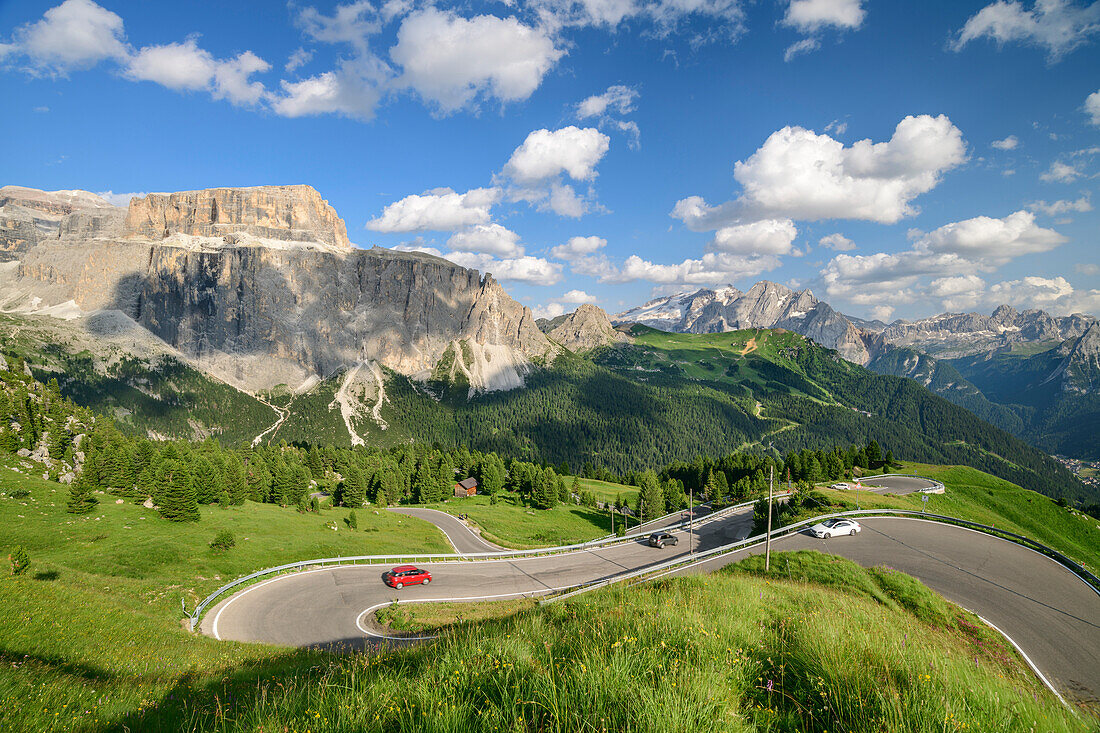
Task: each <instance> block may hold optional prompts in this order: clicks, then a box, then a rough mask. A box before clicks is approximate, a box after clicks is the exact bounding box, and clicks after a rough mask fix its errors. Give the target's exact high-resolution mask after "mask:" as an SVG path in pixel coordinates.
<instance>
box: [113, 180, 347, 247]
mask: <svg viewBox="0 0 1100 733" xmlns="http://www.w3.org/2000/svg"><path fill="white" fill-rule="evenodd" d="M126 230H127V236H129V237H133V238H137V239H146V240H159V239H166V238H168V237H171V236H172V235H174V234H182V235H185V236H191V237H223V238H224V237H228V238H229V242H230V243H231V244H236V243H238V242H240V241H247V240H248V238H257V237H258V238H263V239H273V240H281V241H287V242H309V243H322V244H325V245H328V246H330V247H333V248H336V249H340V250H349V249H351V243H350V242H349V241H348V232H347V227H346V226H345V225H344V221H343V219H341V218H340V217H339V216H337V214H336V211H335V210H334V209H333V208H332V207H331V206H329V203H328V201H325V200H324V199H323V198H321V194H319V193H318V192H317V191H316V190H314V189H313V188H312V187H310V186H256V187H254V188H211V189H206V190H203V191H182V192H179V193H169V194H162V193H154V194H149V195H148V196H145V197H142V198H134V199H132V200H131V201H130V208H129V212H128V214H127V216H126Z"/></svg>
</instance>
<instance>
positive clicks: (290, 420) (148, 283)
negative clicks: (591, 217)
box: [0, 186, 1096, 495]
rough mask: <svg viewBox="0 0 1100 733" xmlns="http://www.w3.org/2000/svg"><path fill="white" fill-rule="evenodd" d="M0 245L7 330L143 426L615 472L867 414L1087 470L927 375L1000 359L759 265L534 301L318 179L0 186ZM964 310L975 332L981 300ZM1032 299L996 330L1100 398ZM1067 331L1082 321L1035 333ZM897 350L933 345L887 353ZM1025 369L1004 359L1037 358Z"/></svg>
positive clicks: (1075, 351) (999, 461) (1060, 485)
mask: <svg viewBox="0 0 1100 733" xmlns="http://www.w3.org/2000/svg"><path fill="white" fill-rule="evenodd" d="M0 252H3V253H4V254H3V257H4V258H5V261H4V262H0V311H3V313H2V314H0V326H2V328H0V349H2V350H6V351H10V352H12V353H18V354H19V355H21V356H23V357H25V358H26V360H27V362H28V363H29V364H30V366H31V368H32V369H33V370H34V372H35V375H36V376H38V377H39V378H40V379H42V380H43V381H47V380H48V379H49V378H53V377H56V378H57V379H58V381H59V384H60V385H61V388H62V390H63V392H64V393H65V394H66V396H70V397H71V398H72V399H74V400H75V401H77V402H79V403H81V404H85V405H88V406H90V407H92V408H93V409H96V410H97V411H99V412H101V413H106V414H110V415H112V416H113V417H114V418H115V419H116V420H117V421H118V422H119V424H120V425H121V426H123V427H124V428H125V429H130V430H135V431H139V432H143V433H146V434H149V435H152V436H156V437H164V438H172V437H186V438H191V439H194V438H203V437H217V438H219V439H221V440H224V441H232V442H238V441H251V442H253V443H258V442H273V441H279V440H287V441H299V442H304V443H333V444H345V445H346V444H352V445H354V444H360V443H367V442H370V443H374V444H393V443H395V442H402V441H407V440H410V439H411V440H418V441H427V442H439V443H441V444H452V445H458V444H461V443H466V444H468V445H470V446H471V447H478V448H480V449H483V450H495V451H498V452H502V453H506V454H509V455H522V456H527V457H528V458H530V459H532V460H540V461H547V462H552V463H555V464H559V463H561V462H568V463H571V464H573V465H579V464H581V463H592V464H594V465H598V466H603V467H606V468H610V469H612V470H615V471H619V472H625V471H629V470H636V469H638V468H640V467H643V466H646V465H661V464H664V463H667V462H668V461H669V460H676V459H684V460H690V458H691V457H693V456H694V455H697V454H700V453H708V454H715V455H717V454H720V453H723V452H728V451H729V450H731V449H737V448H747V447H752V446H758V447H759V446H765V445H767V444H768V443H772V444H774V446H775V447H776V448H777V449H779V450H784V451H787V450H797V449H800V448H806V447H812V448H823V447H830V446H832V445H837V444H847V443H849V442H851V443H865V442H866V441H867V440H869V439H871V438H878V439H880V440H882V441H883V442H884V443H887V444H889V445H891V446H893V447H894V449H895V450H897V451H898V453H899V455H908V456H910V457H912V458H914V459H917V460H929V461H937V462H957V463H970V464H971V465H976V466H979V467H982V468H984V469H986V470H991V471H993V472H994V473H998V475H1003V476H1005V477H1006V478H1010V479H1011V480H1015V481H1017V482H1023V483H1025V484H1029V485H1034V486H1036V487H1037V488H1040V489H1041V490H1044V491H1046V492H1047V493H1051V494H1065V495H1078V494H1079V493H1080V491H1081V488H1080V485H1079V483H1075V481H1076V480H1075V479H1074V478H1073V477H1072V476H1071V475H1070V474H1068V473H1067V472H1065V471H1064V470H1062V469H1060V467H1058V466H1057V464H1055V463H1054V462H1053V461H1051V460H1050V459H1049V457H1047V456H1045V455H1044V454H1043V453H1040V452H1039V451H1036V450H1035V449H1034V448H1030V447H1028V446H1027V445H1025V444H1024V443H1022V442H1020V441H1019V440H1017V439H1016V438H1013V437H1012V436H1011V435H1009V434H1008V432H1011V433H1014V434H1016V435H1023V434H1026V432H1027V429H1028V427H1027V426H1029V425H1034V424H1035V420H1036V415H1038V414H1039V412H1040V411H1041V410H1040V408H1039V407H1037V406H1034V405H1033V406H1030V407H1028V406H1026V405H1014V404H1013V405H1007V403H1006V404H1005V405H1001V404H1000V403H998V402H996V399H995V398H997V399H999V398H1000V393H997V392H995V391H993V390H988V391H989V396H986V393H987V389H988V388H980V387H978V386H973V385H972V386H973V392H971V390H970V387H966V388H965V389H960V388H959V384H960V381H959V380H953V381H952V379H946V378H944V377H943V376H942V375H943V374H947V369H948V367H951V368H955V369H956V370H961V369H962V367H963V366H966V368H967V369H970V370H971V372H972V373H974V374H975V379H977V378H978V377H979V376H981V375H984V374H988V375H989V381H996V374H999V372H997V370H992V371H990V370H989V369H987V370H986V371H985V372H981V369H980V368H979V364H978V363H975V364H973V365H960V366H958V367H954V366H952V364H953V363H954V362H950V363H949V361H948V360H947V359H944V358H940V357H935V356H932V355H929V354H925V353H924V352H917V351H915V350H913V346H909V345H906V346H902V345H900V342H899V344H898V345H895V344H892V343H890V342H888V341H887V336H886V334H887V333H893V331H891V330H890V329H900V325H899V324H890V325H889V326H886V325H885V324H881V325H882V328H878V324H867V323H857V322H855V321H853V320H852V319H849V318H847V317H845V316H844V315H842V314H840V313H839V312H837V311H835V310H834V309H833V308H831V307H830V306H829V305H828V304H827V303H825V302H823V301H820V300H818V299H816V298H815V297H814V296H813V294H812V293H810V292H809V291H802V292H795V291H792V290H790V289H788V288H785V287H783V286H781V285H777V284H775V283H768V282H761V283H757V284H756V285H754V286H753V287H752V288H751V289H749V290H748V291H747V292H745V293H741V292H739V291H737V290H735V289H733V288H725V289H723V290H721V291H698V292H696V293H692V294H688V295H684V296H679V297H676V298H672V299H662V300H661V301H654V302H651V303H649V304H647V305H646V306H644V307H643V308H641V309H633V310H632V311H628V312H627V313H625V314H619V315H618V316H616V317H615V318H614V319H613V320H614V321H615V322H616V323H618V324H620V325H618V326H617V327H616V326H613V323H612V319H609V318H608V317H607V315H606V314H605V313H604V312H603V311H602V310H601V309H599V308H597V307H595V306H581V307H580V308H578V310H577V311H576V312H574V313H571V314H567V315H565V316H562V317H559V318H557V319H554V320H553V321H542V322H537V321H536V320H535V318H534V316H533V314H532V312H531V311H530V309H528V308H526V307H524V306H522V305H520V304H519V303H517V302H516V301H515V300H513V299H512V298H511V297H510V296H509V295H508V293H507V292H506V291H505V290H504V288H502V287H501V286H500V284H499V283H497V281H496V280H494V279H493V277H492V276H491V275H488V274H485V275H482V274H481V273H479V272H477V271H476V270H471V269H467V268H463V267H460V266H458V265H455V264H453V263H451V262H448V261H446V260H443V259H440V258H437V257H433V256H430V255H427V254H421V253H407V252H397V251H393V250H388V249H381V248H372V249H369V250H368V249H359V248H357V247H355V246H353V245H352V244H351V243H350V242H349V241H348V238H347V233H346V228H345V226H344V223H343V221H342V220H341V219H340V218H339V216H337V214H336V212H335V211H334V210H333V209H332V207H331V206H329V205H328V203H327V202H326V201H325V200H324V199H323V198H322V197H321V196H320V194H319V193H318V192H317V191H315V190H314V189H312V188H310V187H309V186H260V187H255V188H219V189H207V190H202V191H186V192H178V193H170V194H149V195H146V196H142V197H135V198H133V199H131V201H130V203H129V205H128V206H127V207H115V206H112V205H111V204H110V203H108V202H107V201H105V200H104V199H102V198H100V197H98V196H95V195H94V194H90V193H88V192H82V191H63V192H43V191H36V190H33V189H26V188H19V187H13V186H6V187H4V188H2V189H0ZM1043 315H1045V314H1043ZM1047 318H1048V319H1049V317H1047ZM632 319H633V320H634V321H635V323H634V324H633V325H627V324H626V322H627V321H630V320H632ZM1020 319H1023V321H1021V320H1020ZM971 320H972V321H973V323H974V324H976V325H975V326H974V328H978V327H979V326H980V327H981V328H983V329H985V330H990V329H989V327H988V319H986V320H985V321H983V320H982V318H981V317H975V318H974V319H971ZM1031 320H1036V321H1038V320H1040V319H1039V318H1038V316H1036V315H1034V314H1030V313H1024V314H1016V320H1013V319H1009V318H1007V316H1006V314H1005V313H1003V312H1002V313H1001V315H1000V317H999V319H998V321H997V324H998V326H997V327H998V328H1000V327H1002V326H1003V327H1004V330H1003V331H1002V332H1001V333H1000V335H999V337H1000V338H1003V339H1006V344H1008V345H1009V346H1011V347H1012V348H1018V347H1020V346H1021V345H1026V346H1027V347H1028V348H1029V349H1031V351H1032V352H1034V353H1033V354H1032V355H1031V356H1029V357H1028V358H1034V357H1036V356H1038V354H1040V353H1042V354H1047V356H1046V357H1045V358H1046V359H1047V360H1048V361H1045V362H1043V363H1044V364H1045V365H1047V366H1049V367H1050V368H1051V369H1055V370H1059V371H1058V374H1059V375H1061V376H1059V377H1057V379H1055V381H1050V379H1048V380H1047V382H1045V384H1054V383H1055V382H1057V384H1058V385H1059V386H1058V387H1057V389H1055V388H1053V387H1052V388H1050V389H1049V390H1048V391H1049V392H1050V393H1051V394H1055V393H1057V394H1059V395H1062V394H1065V395H1070V394H1072V395H1074V396H1075V397H1077V398H1084V397H1090V398H1091V396H1092V395H1094V393H1095V386H1094V385H1095V384H1096V382H1094V381H1092V380H1091V378H1090V377H1088V376H1087V372H1088V370H1090V369H1093V368H1094V367H1095V365H1096V359H1095V358H1093V357H1094V354H1092V352H1091V351H1090V349H1094V348H1095V341H1096V339H1095V334H1096V330H1095V328H1091V327H1089V326H1088V325H1087V324H1088V323H1091V324H1093V325H1095V319H1092V320H1091V321H1090V320H1088V318H1087V317H1072V318H1071V319H1070V320H1068V321H1066V320H1065V319H1063V320H1059V319H1049V321H1044V324H1043V326H1042V327H1041V328H1039V327H1037V328H1031V326H1030V325H1024V323H1023V322H1024V321H1026V322H1028V323H1030V321H1031ZM647 321H648V323H655V324H658V325H660V326H661V327H662V330H659V331H657V330H653V329H648V328H646V327H645V324H646V323H647ZM1006 324H1007V325H1006ZM1013 328H1015V330H1013ZM639 329H640V330H639ZM876 329H877V330H876ZM667 331H683V334H682V335H676V334H672V333H669V334H666V335H665V336H662V335H661V334H662V333H663V332H667ZM1077 331H1081V333H1080V334H1079V335H1078V336H1076V338H1077V339H1078V341H1079V342H1080V343H1076V344H1070V343H1069V341H1070V340H1071V339H1063V341H1061V342H1051V343H1050V348H1049V349H1048V350H1046V351H1039V350H1038V349H1039V346H1038V345H1039V344H1042V345H1043V347H1044V348H1045V346H1046V345H1047V344H1048V342H1049V341H1050V339H1052V338H1056V337H1061V336H1066V335H1067V334H1070V333H1076V332H1077ZM899 332H900V331H899ZM904 333H905V334H908V335H907V336H906V337H907V338H913V339H915V338H917V337H918V336H920V335H921V334H926V333H930V334H935V336H936V338H940V337H941V336H942V335H943V334H945V333H946V330H945V329H943V328H939V329H937V328H935V327H932V326H928V327H927V328H913V329H910V330H908V331H904ZM914 334H916V335H914ZM1090 334H1091V335H1090ZM1086 336H1087V338H1086ZM929 338H931V337H929ZM964 338H965V337H964ZM716 339H717V340H716ZM941 340H942V338H941ZM996 348H1004V347H1000V346H998V347H996ZM829 349H832V350H833V351H829ZM903 349H910V350H912V353H913V354H915V355H917V362H919V363H920V364H922V365H923V366H921V367H919V368H917V367H915V366H914V364H913V363H911V362H912V361H913V360H912V359H911V358H909V357H908V356H906V358H896V357H897V356H899V355H906V354H908V352H905V351H903ZM940 353H943V352H942V351H941V352H940ZM890 354H895V358H894V361H893V363H892V364H890V365H888V363H887V361H886V360H885V359H886V357H887V356H888V355H890ZM971 356H972V357H973V354H972V355H971ZM1059 359H1060V361H1058V360H1059ZM922 360H923V361H922ZM1055 362H1057V363H1055ZM1013 363H1017V362H1013ZM1029 363H1030V362H1029ZM1036 363H1038V362H1036ZM863 365H867V366H869V367H871V368H872V369H875V368H876V366H877V367H879V369H878V371H885V372H903V371H907V370H908V371H909V372H913V373H912V374H906V375H904V376H915V377H917V378H918V379H920V380H923V381H924V382H925V383H924V384H923V385H922V384H918V383H917V382H915V381H914V380H913V379H899V378H898V377H896V376H878V375H876V374H875V373H874V372H873V371H870V370H868V369H866V368H864V366H863ZM887 366H889V368H887ZM915 368H917V370H918V372H919V370H920V369H924V370H925V371H928V370H931V372H932V373H933V374H932V376H933V378H932V379H930V380H926V379H924V377H925V376H926V375H925V374H924V372H920V373H918V372H914V371H913V370H914V369H915ZM1038 371H1039V370H1038V369H1034V370H1032V369H1031V368H1030V367H1029V368H1028V369H1022V370H1021V369H1017V370H1016V371H1013V374H1014V375H1015V377H1014V378H1018V379H1020V380H1023V381H1027V379H1030V378H1032V376H1034V375H1035V374H1037V373H1038ZM979 372H981V374H979ZM937 375H940V376H937ZM983 378H984V377H983ZM1058 380H1061V381H1058ZM948 382H950V384H948ZM968 384H971V383H968ZM1064 385H1071V386H1072V389H1070V388H1068V387H1067V388H1065V389H1063V386H1064ZM925 386H927V387H929V388H930V389H933V390H937V391H941V392H942V393H943V394H944V396H946V397H948V398H952V401H954V402H957V403H959V404H963V402H965V401H966V400H964V399H962V398H961V397H960V395H962V393H963V392H966V394H967V395H968V397H967V399H969V401H970V402H971V403H973V404H972V405H971V406H967V405H964V406H967V409H968V410H971V411H967V410H964V409H960V408H959V407H957V406H956V405H952V404H950V402H948V401H946V400H944V399H941V398H940V397H937V396H935V395H933V394H932V393H930V392H929V391H928V390H926V389H925ZM1074 390H1075V391H1074ZM956 392H957V393H958V394H954V393H956ZM982 400H984V402H982ZM985 403H988V405H987V406H986V404H985ZM983 406H986V407H988V409H986V411H985V414H982V412H981V409H982V408H983ZM1029 411H1030V412H1029ZM972 413H977V414H978V415H979V416H980V417H981V418H982V419H979V417H976V416H975V415H974V414H972ZM983 419H984V420H986V421H989V422H993V423H994V425H997V427H994V426H991V425H989V424H987V423H986V422H983V421H982V420H983ZM998 428H1003V429H1004V430H1005V431H1007V432H1003V431H1002V430H1001V429H998ZM1088 442H1089V439H1086V440H1084V443H1085V444H1086V445H1084V446H1083V447H1082V451H1084V452H1087V448H1088V445H1087V444H1088Z"/></svg>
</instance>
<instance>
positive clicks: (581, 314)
mask: <svg viewBox="0 0 1100 733" xmlns="http://www.w3.org/2000/svg"><path fill="white" fill-rule="evenodd" d="M547 336H549V337H550V338H551V339H553V340H554V341H556V342H557V343H559V344H561V345H562V346H564V347H565V348H567V349H569V350H570V351H574V352H581V351H591V350H592V349H596V348H599V347H601V346H610V345H611V344H616V343H622V342H624V341H629V340H630V338H629V337H628V336H627V335H626V334H624V333H621V332H619V331H616V330H615V328H614V327H613V326H612V325H611V319H609V318H608V317H607V313H605V312H604V310H603V309H602V308H599V307H597V306H594V305H589V304H588V303H585V304H584V305H581V306H580V307H578V308H577V310H575V311H573V312H572V313H570V314H568V315H566V316H565V317H564V319H563V320H562V321H561V323H559V324H558V325H557V326H555V327H554V328H553V329H552V330H551V331H550V332H549V333H547Z"/></svg>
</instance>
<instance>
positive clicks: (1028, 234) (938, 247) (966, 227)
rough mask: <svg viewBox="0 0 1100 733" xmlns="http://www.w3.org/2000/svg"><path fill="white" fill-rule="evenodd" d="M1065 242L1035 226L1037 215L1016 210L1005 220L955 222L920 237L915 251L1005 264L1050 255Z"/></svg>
mask: <svg viewBox="0 0 1100 733" xmlns="http://www.w3.org/2000/svg"><path fill="white" fill-rule="evenodd" d="M1065 241H1066V238H1065V237H1063V236H1062V235H1061V234H1059V233H1058V232H1056V231H1054V230H1053V229H1044V228H1043V227H1040V226H1037V225H1036V224H1035V214H1033V213H1031V212H1030V211H1022V210H1021V211H1017V212H1015V213H1013V214H1009V215H1008V216H1006V217H1004V218H1003V219H995V218H993V217H989V216H976V217H974V218H973V219H966V220H965V221H957V222H952V223H950V224H946V225H944V226H942V227H940V228H939V229H936V230H935V231H933V232H929V233H928V234H926V235H924V236H923V237H921V238H920V239H919V240H918V241H917V244H916V249H917V250H921V251H929V252H938V253H952V254H957V255H960V256H963V257H969V258H977V259H980V260H988V261H989V262H991V263H1004V262H1007V261H1008V260H1010V259H1013V258H1015V257H1020V256H1021V255H1026V254H1034V253H1037V252H1048V251H1050V250H1052V249H1054V248H1055V247H1057V246H1058V245H1060V244H1062V243H1063V242H1065Z"/></svg>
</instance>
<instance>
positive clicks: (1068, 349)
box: [1058, 323, 1100, 394]
mask: <svg viewBox="0 0 1100 733" xmlns="http://www.w3.org/2000/svg"><path fill="white" fill-rule="evenodd" d="M1058 354H1059V355H1061V356H1064V357H1065V361H1064V362H1062V367H1061V371H1062V375H1063V378H1062V390H1063V391H1065V392H1076V393H1079V394H1097V393H1100V323H1094V324H1093V325H1092V326H1090V327H1089V329H1088V330H1087V331H1085V333H1083V334H1082V335H1081V336H1080V337H1078V338H1077V339H1072V340H1069V341H1066V342H1065V343H1064V344H1062V345H1061V346H1060V347H1059V349H1058Z"/></svg>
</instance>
